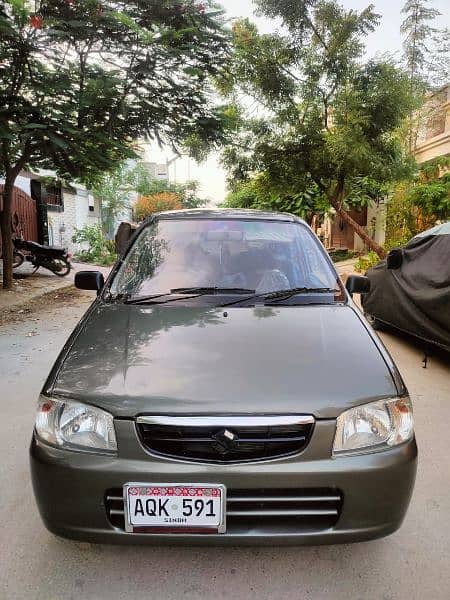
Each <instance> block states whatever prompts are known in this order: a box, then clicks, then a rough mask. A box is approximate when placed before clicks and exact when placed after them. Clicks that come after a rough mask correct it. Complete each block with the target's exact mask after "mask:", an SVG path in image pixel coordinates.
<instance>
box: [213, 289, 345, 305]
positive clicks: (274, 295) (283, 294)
mask: <svg viewBox="0 0 450 600" xmlns="http://www.w3.org/2000/svg"><path fill="white" fill-rule="evenodd" d="M334 293H336V290H334V289H331V288H326V287H322V288H310V287H298V288H291V289H288V290H276V291H274V292H265V293H262V294H255V295H254V296H249V297H248V298H239V300H235V301H234V302H229V303H227V304H222V305H221V306H222V307H224V306H233V305H234V304H239V303H240V302H251V301H253V300H260V299H262V300H264V304H266V305H270V304H273V303H274V301H277V300H288V299H289V298H291V297H292V296H295V295H296V294H334Z"/></svg>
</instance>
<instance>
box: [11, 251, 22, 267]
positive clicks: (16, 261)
mask: <svg viewBox="0 0 450 600" xmlns="http://www.w3.org/2000/svg"><path fill="white" fill-rule="evenodd" d="M24 261H25V256H24V255H23V254H22V252H17V251H14V255H13V269H17V268H18V267H20V265H23V263H24Z"/></svg>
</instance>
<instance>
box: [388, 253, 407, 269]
mask: <svg viewBox="0 0 450 600" xmlns="http://www.w3.org/2000/svg"><path fill="white" fill-rule="evenodd" d="M402 264H403V250H402V249H401V248H394V249H393V250H391V251H390V252H389V254H388V255H387V259H386V265H387V268H388V269H400V267H401V266H402Z"/></svg>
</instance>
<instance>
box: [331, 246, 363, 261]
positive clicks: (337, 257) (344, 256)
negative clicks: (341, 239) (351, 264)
mask: <svg viewBox="0 0 450 600" xmlns="http://www.w3.org/2000/svg"><path fill="white" fill-rule="evenodd" d="M328 254H329V255H330V258H331V260H332V261H333V262H334V263H337V262H340V261H342V260H348V259H350V258H353V257H354V256H355V255H356V252H353V251H352V250H345V249H344V248H342V249H341V248H338V249H337V250H330V251H329V252H328Z"/></svg>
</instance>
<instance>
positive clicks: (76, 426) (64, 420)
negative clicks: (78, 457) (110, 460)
mask: <svg viewBox="0 0 450 600" xmlns="http://www.w3.org/2000/svg"><path fill="white" fill-rule="evenodd" d="M35 427H36V434H37V435H38V437H39V438H40V439H41V440H43V441H44V442H46V443H47V444H50V445H52V446H56V447H57V448H65V449H67V450H78V451H84V452H102V453H116V452H117V442H116V434H115V431H114V422H113V417H112V415H110V414H109V413H107V412H105V411H104V410H101V409H100V408H96V407H95V406H89V405H88V404H82V403H81V402H75V401H72V400H56V399H54V398H46V397H45V396H41V397H40V398H39V401H38V410H37V415H36V424H35Z"/></svg>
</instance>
